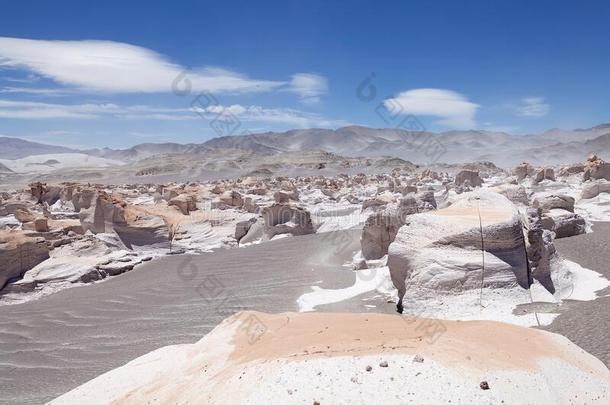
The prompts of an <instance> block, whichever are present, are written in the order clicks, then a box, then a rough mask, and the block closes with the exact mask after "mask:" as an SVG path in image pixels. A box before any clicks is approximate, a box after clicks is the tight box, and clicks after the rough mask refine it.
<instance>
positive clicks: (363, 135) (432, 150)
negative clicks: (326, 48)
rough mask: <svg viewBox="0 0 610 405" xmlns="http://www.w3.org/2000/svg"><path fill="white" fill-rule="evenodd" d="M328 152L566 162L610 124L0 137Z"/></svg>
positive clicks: (598, 142) (129, 158)
mask: <svg viewBox="0 0 610 405" xmlns="http://www.w3.org/2000/svg"><path fill="white" fill-rule="evenodd" d="M314 150H316V151H325V152H330V153H334V154H337V155H342V156H347V157H356V156H370V157H375V156H393V157H398V158H401V159H405V160H408V161H411V162H414V163H419V164H430V163H435V162H443V163H463V162H472V161H481V160H485V161H492V162H494V163H495V164H497V165H498V166H503V167H509V166H513V165H515V164H518V163H519V162H521V161H529V162H531V163H534V164H540V165H542V164H562V163H574V162H581V161H583V160H584V159H585V158H586V156H587V155H588V154H589V153H592V152H595V153H597V154H599V155H601V156H602V157H604V156H609V155H610V124H603V125H598V126H595V127H592V128H588V129H574V130H563V129H551V130H548V131H545V132H543V133H540V134H533V135H512V134H508V133H505V132H493V131H482V130H469V131H448V132H442V133H433V132H414V131H406V130H401V129H387V128H386V129H378V128H368V127H362V126H348V127H343V128H338V129H336V130H332V129H317V128H313V129H295V130H290V131H286V132H265V133H259V134H251V135H239V136H224V137H218V138H213V139H210V140H208V141H206V142H203V143H191V144H180V143H142V144H138V145H135V146H133V147H131V148H127V149H110V148H102V149H90V150H77V149H72V148H67V147H63V146H56V145H46V144H41V143H36V142H31V141H26V140H23V139H19V138H9V137H0V159H20V158H24V157H27V156H32V155H42V154H45V155H46V154H54V153H83V154H87V155H90V156H96V157H102V158H107V159H114V160H120V161H123V162H136V161H138V160H141V159H145V158H149V157H151V156H157V155H168V154H170V155H171V154H183V153H188V154H214V155H219V154H220V155H222V154H234V153H236V152H237V153H240V154H247V155H262V156H270V155H275V154H281V153H286V152H302V151H314Z"/></svg>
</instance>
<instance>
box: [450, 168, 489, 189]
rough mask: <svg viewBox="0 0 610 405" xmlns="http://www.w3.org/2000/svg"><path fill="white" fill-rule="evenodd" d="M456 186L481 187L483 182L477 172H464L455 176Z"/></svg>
mask: <svg viewBox="0 0 610 405" xmlns="http://www.w3.org/2000/svg"><path fill="white" fill-rule="evenodd" d="M455 185H456V186H470V187H481V185H483V180H482V179H481V177H480V176H479V172H478V171H475V170H462V171H460V172H459V173H458V174H456V175H455Z"/></svg>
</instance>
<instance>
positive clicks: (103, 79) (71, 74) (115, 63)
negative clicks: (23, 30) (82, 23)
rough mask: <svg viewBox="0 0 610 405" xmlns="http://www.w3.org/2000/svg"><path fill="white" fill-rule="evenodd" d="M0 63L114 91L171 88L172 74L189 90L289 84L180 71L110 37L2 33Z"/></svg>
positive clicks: (207, 70) (211, 71) (262, 88)
mask: <svg viewBox="0 0 610 405" xmlns="http://www.w3.org/2000/svg"><path fill="white" fill-rule="evenodd" d="M0 67H4V68H21V69H26V70H28V71H30V72H32V73H35V74H37V75H40V76H43V77H46V78H50V79H52V80H54V81H55V82H57V83H60V84H63V85H66V86H70V87H74V88H77V89H81V90H89V91H100V92H112V93H138V92H139V93H155V92H170V91H172V85H173V84H174V82H175V81H176V78H179V80H184V81H185V82H186V81H187V80H188V81H189V84H190V86H191V88H192V90H193V91H210V92H233V93H243V92H265V91H271V90H273V89H276V88H279V87H282V86H287V85H288V83H287V82H286V81H274V80H259V79H252V78H250V77H248V76H246V75H243V74H240V73H237V72H233V71H229V70H225V69H220V68H202V69H198V70H193V71H189V72H188V74H187V75H186V76H185V75H182V76H181V74H182V73H183V72H184V71H185V70H186V68H185V67H183V66H180V65H179V64H176V63H173V62H171V61H170V60H168V59H167V58H166V57H164V56H163V55H160V54H159V53H157V52H154V51H152V50H150V49H147V48H143V47H139V46H134V45H130V44H126V43H121V42H113V41H93V40H84V41H46V40H31V39H21V38H6V37H0ZM182 84H185V83H179V85H182Z"/></svg>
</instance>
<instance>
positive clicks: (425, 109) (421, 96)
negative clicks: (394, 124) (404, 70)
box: [384, 88, 479, 129]
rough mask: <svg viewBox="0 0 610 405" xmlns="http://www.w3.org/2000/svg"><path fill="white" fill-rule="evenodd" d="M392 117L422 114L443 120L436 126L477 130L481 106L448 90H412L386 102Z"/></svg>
mask: <svg viewBox="0 0 610 405" xmlns="http://www.w3.org/2000/svg"><path fill="white" fill-rule="evenodd" d="M384 105H385V107H386V108H387V109H388V111H389V112H390V113H391V114H393V115H409V114H413V115H421V116H432V117H438V118H440V119H439V120H438V121H437V122H436V124H438V125H442V126H445V127H449V128H454V129H471V128H476V121H475V115H476V112H477V109H478V108H479V105H478V104H475V103H473V102H471V101H469V100H468V99H467V98H466V97H465V96H463V95H462V94H460V93H457V92H455V91H452V90H446V89H425V88H424V89H412V90H407V91H403V92H402V93H399V94H398V95H397V96H396V97H393V98H389V99H386V100H384Z"/></svg>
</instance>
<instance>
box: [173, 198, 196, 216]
mask: <svg viewBox="0 0 610 405" xmlns="http://www.w3.org/2000/svg"><path fill="white" fill-rule="evenodd" d="M167 205H169V206H174V207H176V208H178V209H179V210H180V212H182V214H183V215H188V214H189V213H190V212H192V211H195V210H197V199H196V198H195V196H192V195H189V194H180V195H178V196H176V197H174V198H172V199H171V200H169V202H168V203H167Z"/></svg>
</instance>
